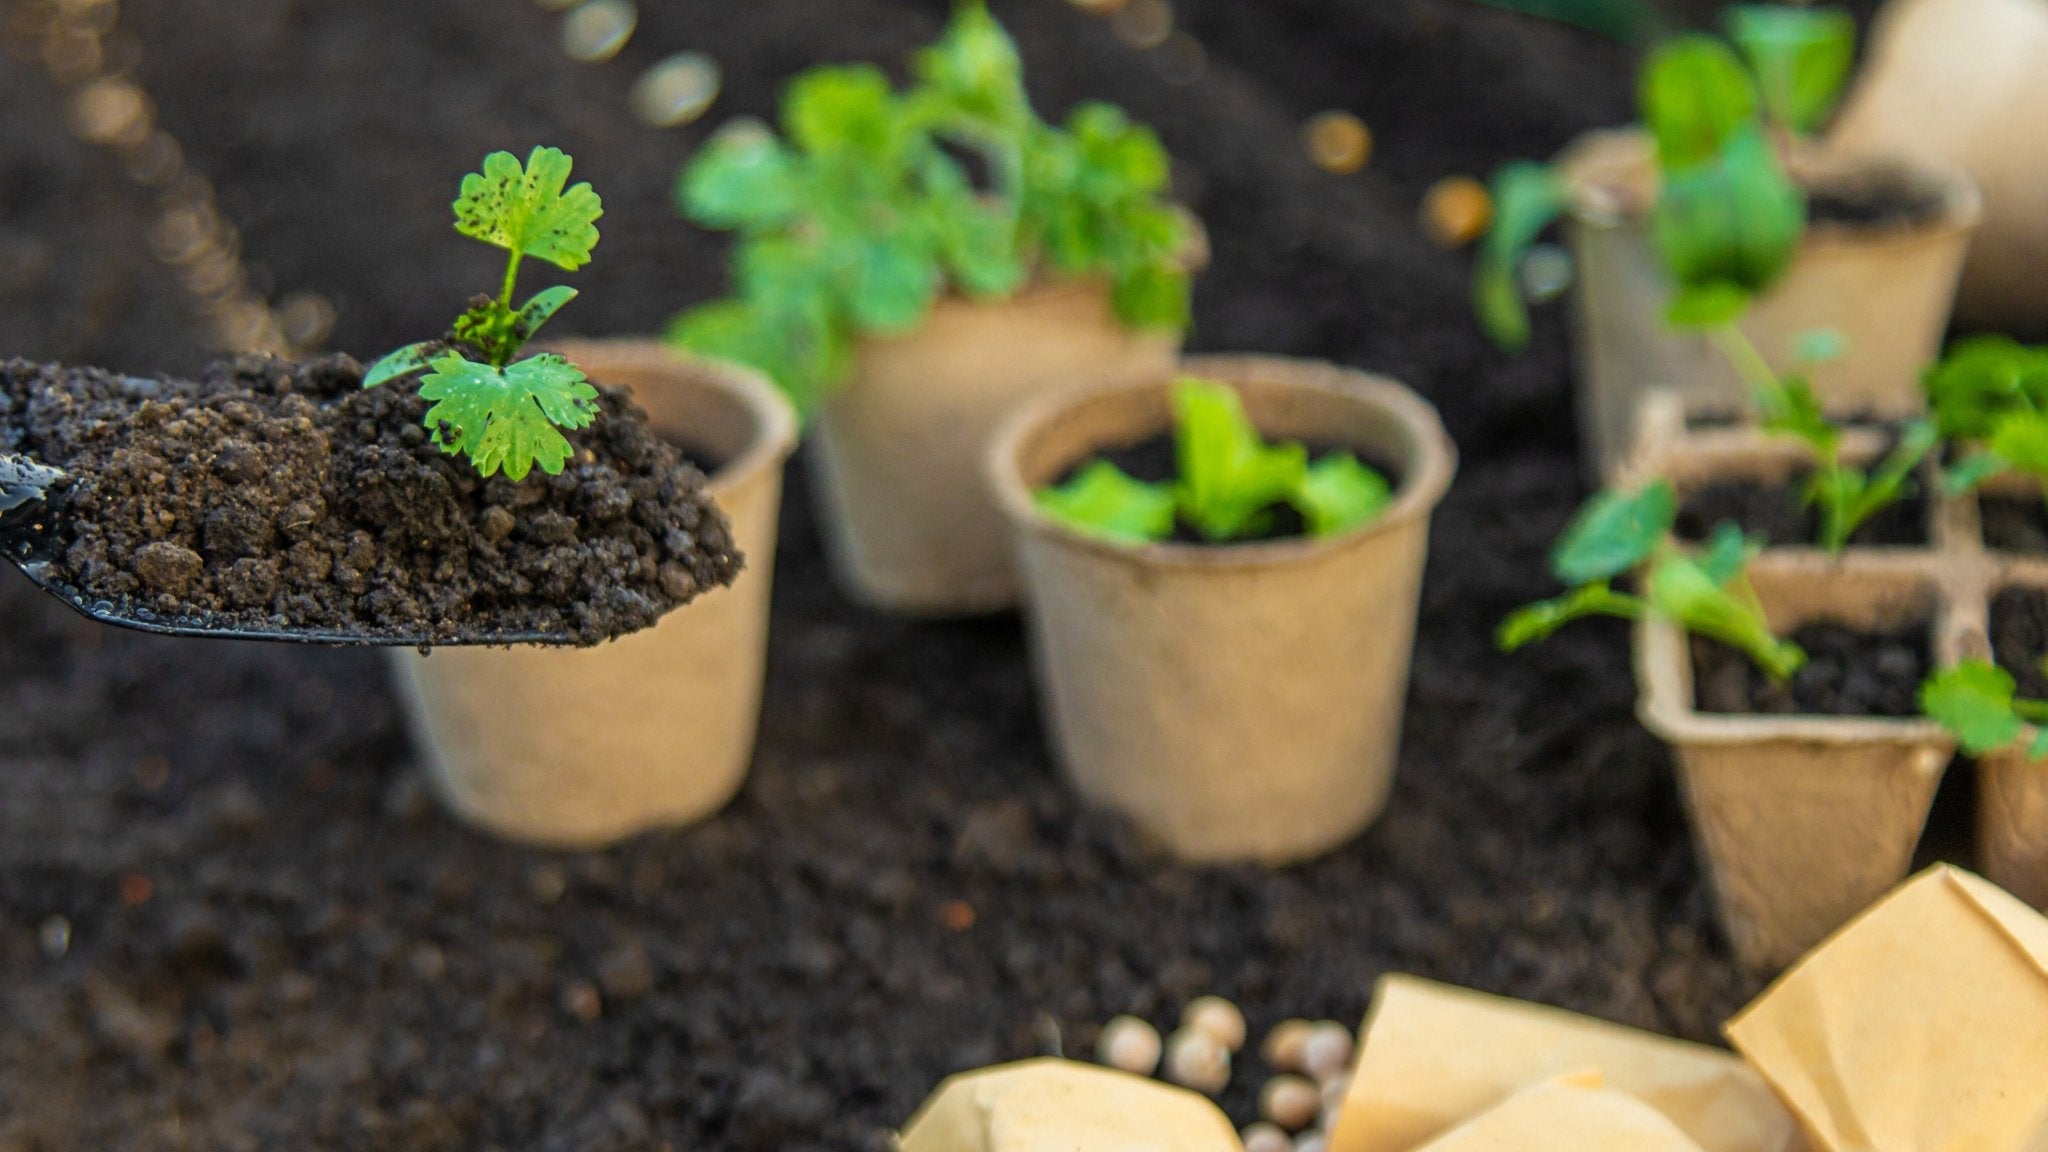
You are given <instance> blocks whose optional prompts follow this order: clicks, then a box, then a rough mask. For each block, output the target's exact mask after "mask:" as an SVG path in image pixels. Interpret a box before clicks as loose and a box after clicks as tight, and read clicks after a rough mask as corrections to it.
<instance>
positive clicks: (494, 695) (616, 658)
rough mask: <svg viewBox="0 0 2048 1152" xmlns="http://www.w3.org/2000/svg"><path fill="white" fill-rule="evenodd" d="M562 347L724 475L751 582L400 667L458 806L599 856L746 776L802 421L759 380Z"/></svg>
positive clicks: (474, 817) (705, 811)
mask: <svg viewBox="0 0 2048 1152" xmlns="http://www.w3.org/2000/svg"><path fill="white" fill-rule="evenodd" d="M555 350H557V351H560V352H562V353H563V354H564V355H566V356H568V357H569V358H570V359H571V360H572V361H573V362H574V363H576V364H577V365H578V366H580V367H581V368H582V369H583V370H584V371H585V372H586V373H587V374H588V375H589V376H590V378H591V379H593V380H596V381H598V382H600V383H604V384H614V385H626V386H628V387H630V388H631V389H632V390H633V397H634V400H635V401H636V402H637V403H638V404H639V405H640V406H641V407H642V408H644V409H646V411H647V413H648V417H649V423H651V424H652V425H653V426H654V428H655V429H656V430H657V431H659V432H661V433H662V434H663V435H664V436H665V437H667V438H669V439H670V440H671V441H672V442H673V443H676V444H677V445H679V446H681V447H683V448H684V449H686V450H687V451H688V452H689V453H690V454H692V455H693V456H695V457H697V458H699V459H701V460H704V461H706V462H707V464H715V465H716V467H715V468H713V469H711V484H710V486H709V489H708V491H709V492H710V494H711V496H712V497H713V499H714V500H715V501H716V502H717V504H718V506H719V507H720V508H721V509H723V510H724V512H725V514H726V515H727V517H728V518H729V519H730V520H731V523H732V530H733V536H734V539H735V541H736V542H737V543H738V545H739V547H740V549H741V550H742V552H743V553H744V554H745V557H746V569H745V570H744V571H743V572H741V573H740V576H739V578H738V579H737V580H736V581H735V582H734V583H733V585H732V587H730V588H723V589H718V590H716V591H713V592H710V593H707V594H705V596H704V597H703V599H702V600H701V601H699V602H697V603H696V604H693V605H691V607H690V610H689V611H679V612H675V613H672V614H670V615H669V616H667V617H665V618H664V619H663V620H662V621H661V622H660V623H659V624H657V625H656V626H655V627H653V628H650V629H648V630H646V631H644V632H639V633H635V634H633V635H631V636H627V637H624V638H622V639H620V640H617V641H614V642H612V643H610V644H606V645H604V646H602V647H598V648H588V649H531V648H528V649H444V650H441V651H437V652H435V653H433V654H432V655H430V656H421V655H420V654H418V653H415V652H411V651H401V652H396V653H394V656H393V667H394V669H395V670H396V673H397V676H398V682H399V686H400V688H401V695H402V696H403V698H404V700H405V704H406V711H407V714H408V717H409V718H410V720H411V723H412V729H413V732H414V734H415V739H416V740H417V741H418V743H419V746H420V748H421V750H422V752H423V754H424V755H425V757H426V760H427V764H428V768H429V773H430V776H431V778H432V779H433V781H434V783H435V786H436V787H437V788H438V790H439V791H440V793H441V794H442V796H443V797H444V798H445V799H446V800H447V801H448V803H449V805H450V806H451V807H453V808H454V809H455V810H456V811H457V812H458V813H460V814H461V815H462V816H463V817H464V818H465V819H467V820H469V821H470V822H472V823H474V824H476V825H479V826H480V827H483V828H486V829H488V830H490V831H492V832H494V833H497V834H498V835H501V836H505V837H508V838H511V839H515V840H523V841H528V842H531V843H536V844H545V845H550V846H559V847H594V846H599V845H603V844H608V843H612V842H615V841H618V840H621V839H624V838H626V837H628V836H631V835H634V834H636V833H639V832H643V831H646V830H648V829H650V828H655V827H662V826H673V825H682V824H688V823H691V822H693V821H696V820H700V819H702V818H704V817H706V816H708V815H710V814H712V813H714V812H716V811H718V809H720V808H722V807H724V805H725V803H726V802H727V801H728V800H730V799H731V798H732V796H733V794H734V793H736V792H737V791H739V787H740V785H741V783H742V782H743V781H744V780H745V778H746V772H747V766H748V763H749V762H750V761H751V760H752V758H753V748H754V735H755V730H756V727H757V724H758V721H759V717H760V706H761V686H762V674H763V669H764V666H765V664H766V659H767V638H768V594H769V587H770V584H771V581H772V578H773V574H774V570H775V522H776V516H777V513H778V511H779V509H780V507H781V501H782V466H783V463H784V462H785V461H786V460H787V459H788V458H789V454H790V451H791V450H792V449H793V448H794V447H795V444H796V417H795V414H794V413H793V412H792V411H791V410H790V407H789V404H788V402H787V401H785V400H784V399H783V398H782V395H781V393H779V392H778V391H776V389H775V388H774V387H773V386H772V385H771V384H769V383H768V382H767V381H766V380H765V379H763V378H762V377H760V376H758V375H756V374H755V373H753V372H751V371H749V370H746V369H742V368H739V367H737V366H734V365H728V364H720V363H712V362H707V361H694V360H689V359H685V358H683V357H681V356H680V355H678V354H676V353H673V352H670V351H668V350H666V349H664V348H663V347H662V346H661V345H659V344H657V343H654V342H649V341H637V340H623V341H590V342H573V343H572V342H567V341H565V342H562V343H560V344H557V345H555Z"/></svg>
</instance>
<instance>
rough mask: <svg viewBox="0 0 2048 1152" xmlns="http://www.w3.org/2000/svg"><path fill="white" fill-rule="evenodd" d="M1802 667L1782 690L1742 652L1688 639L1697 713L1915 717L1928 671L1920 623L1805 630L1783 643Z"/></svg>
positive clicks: (1929, 655)
mask: <svg viewBox="0 0 2048 1152" xmlns="http://www.w3.org/2000/svg"><path fill="white" fill-rule="evenodd" d="M1790 639H1791V640H1792V642H1793V643H1795V644H1797V645H1799V646H1800V647H1801V648H1804V649H1805V650H1806V664H1805V665H1804V666H1803V667H1801V668H1800V669H1799V671H1797V672H1795V673H1793V674H1792V678H1791V679H1790V680H1788V681H1786V682H1785V683H1783V684H1778V683H1775V682H1773V681H1772V680H1771V679H1770V677H1768V676H1765V675H1764V674H1763V672H1762V671H1761V670H1760V669H1758V668H1757V666H1756V664H1755V662H1753V661H1751V660H1750V658H1749V657H1747V656H1745V655H1743V654H1742V653H1741V652H1739V651H1737V650H1735V649H1733V648H1730V647H1728V646H1727V645H1725V644H1722V643H1720V642H1718V641H1715V640H1708V639H1704V638H1702V637H1699V636H1695V637H1693V638H1692V666H1693V688H1694V693H1695V695H1696V696H1697V698H1698V702H1699V705H1698V706H1699V709H1700V711H1702V712H1719V713H1758V714H1764V715H1776V716H1789V715H1801V716H1901V717H1902V716H1918V715H1920V703H1919V691H1920V682H1921V681H1922V680H1924V679H1926V678H1927V673H1928V672H1929V671H1931V670H1932V669H1933V667H1934V651H1933V646H1932V640H1931V637H1930V634H1929V631H1928V626H1927V624H1926V623H1925V622H1921V623H1916V624H1912V625H1908V626H1905V627H1902V628H1897V629H1893V630H1891V631H1886V632H1865V631H1861V630H1858V629H1855V628H1848V627H1844V626H1843V625H1840V624H1831V623H1819V624H1807V625H1804V626H1802V627H1800V628H1799V629H1797V630H1796V631H1794V632H1793V633H1792V635H1791V637H1790Z"/></svg>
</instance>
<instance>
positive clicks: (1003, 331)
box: [812, 281, 1180, 615]
mask: <svg viewBox="0 0 2048 1152" xmlns="http://www.w3.org/2000/svg"><path fill="white" fill-rule="evenodd" d="M1179 350H1180V340H1179V336H1178V335H1177V334H1166V333H1162V332H1157V331H1153V332H1136V331H1133V330H1131V329H1128V328H1125V327H1124V326H1123V325H1122V324H1121V323H1119V322H1118V320H1117V318H1116V315H1115V313H1114V312H1113V311H1112V309H1111V307H1110V302H1109V293H1108V290H1107V289H1106V288H1105V287H1103V286H1102V285H1101V284H1099V283H1095V282H1084V281H1066V282H1061V283H1056V284H1051V285H1048V286H1045V287H1041V288H1035V289H1032V290H1030V291H1027V292H1025V293H1024V294H1022V295H1020V296H1018V297H1017V298H1016V299H1013V300H1010V301H1007V302H1005V303H1001V304H971V303H967V302H965V301H961V300H955V299H948V300H943V301H941V302H940V303H939V305H938V306H937V307H936V308H935V309H934V310H933V311H932V314H931V315H930V316H929V317H928V318H927V319H926V320H925V322H924V323H923V324H922V325H920V326H919V327H918V329H917V330H916V331H915V332H912V333H911V334H909V335H907V336H903V337H899V338H894V339H886V340H884V339H870V340H865V341H863V342H862V343H861V345H860V347H859V349H858V351H857V353H856V359H855V365H854V371H853V375H852V378H851V379H849V380H848V381H847V382H846V383H845V384H844V385H843V386H842V387H840V388H839V389H838V390H837V391H835V392H834V393H833V394H832V396H831V397H830V398H828V399H827V400H826V401H825V403H824V405H823V406H822V407H821V408H820V409H819V412H818V416H817V421H816V424H815V426H814V428H813V430H812V446H813V450H814V456H813V460H814V461H815V463H816V465H817V469H816V478H817V480H816V485H817V494H818V499H819V504H820V508H821V510H822V512H823V519H824V521H825V537H826V543H827V544H828V545H829V549H830V555H831V558H832V562H833V566H834V569H835V571H836V572H837V574H838V576H839V578H840V581H841V583H842V584H844V585H845V587H846V588H847V590H848V591H850V592H851V593H852V594H853V595H855V596H856V597H858V598H859V599H861V600H863V601H865V602H867V603H869V604H872V605H874V606H877V607H881V608H887V609H891V610H894V611H898V612H909V613H918V614H925V615H959V614H970V613H978V612H993V611H997V610H999V609H1003V608H1008V607H1011V606H1012V605H1014V604H1015V603H1016V599H1017V583H1016V576H1015V572H1014V567H1015V566H1014V563H1013V561H1012V556H1011V545H1010V535H1009V528H1008V525H1007V524H1005V523H1004V522H1003V518H1002V515H1001V513H999V512H998V511H997V510H996V506H995V501H994V499H993V498H992V497H991V496H990V494H989V491H988V484H987V480H986V478H985V476H984V473H983V470H982V456H983V454H984V453H985V452H986V451H987V449H988V443H989V440H990V439H991V438H992V437H993V436H994V435H995V431H996V428H997V426H998V425H1000V424H1001V423H1002V421H1003V418H1004V417H1006V416H1008V415H1009V414H1010V413H1011V412H1013V411H1014V410H1016V408H1017V407H1018V406H1019V405H1021V404H1023V403H1025V402H1026V401H1028V400H1030V399H1032V398H1033V397H1036V396H1039V395H1041V394H1043V393H1046V392H1048V391H1055V390H1059V389H1063V388H1072V387H1080V386H1088V385H1096V384H1120V383H1126V382H1129V381H1134V380H1152V379H1157V378H1159V377H1161V376H1164V375H1166V374H1167V373H1168V372H1170V371H1171V370H1172V367H1173V361H1174V358H1175V357H1176V356H1177V355H1179Z"/></svg>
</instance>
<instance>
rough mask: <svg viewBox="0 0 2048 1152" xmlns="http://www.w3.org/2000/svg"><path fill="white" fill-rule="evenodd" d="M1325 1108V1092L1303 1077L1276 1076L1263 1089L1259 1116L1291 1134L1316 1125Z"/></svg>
mask: <svg viewBox="0 0 2048 1152" xmlns="http://www.w3.org/2000/svg"><path fill="white" fill-rule="evenodd" d="M1322 1104H1323V1093H1322V1090H1321V1089H1319V1088H1317V1087H1316V1086H1315V1083H1314V1082H1313V1081H1311V1080H1309V1079H1307V1078H1306V1077H1302V1076H1292V1075H1289V1076H1275V1077H1273V1078H1272V1079H1271V1080H1268V1081H1266V1086H1265V1087H1263V1088H1261V1089H1259V1115H1261V1116H1264V1117H1265V1118H1266V1119H1268V1120H1271V1121H1272V1122H1273V1123H1275V1124H1278V1125H1279V1126H1280V1127H1282V1128H1285V1129H1287V1130H1288V1131H1289V1132H1298V1131H1300V1130H1301V1129H1303V1128H1306V1127H1308V1126H1309V1125H1310V1124H1313V1123H1315V1120H1316V1115H1317V1114H1318V1113H1319V1112H1321V1111H1322Z"/></svg>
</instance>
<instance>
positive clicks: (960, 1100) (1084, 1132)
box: [897, 1059, 1244, 1152]
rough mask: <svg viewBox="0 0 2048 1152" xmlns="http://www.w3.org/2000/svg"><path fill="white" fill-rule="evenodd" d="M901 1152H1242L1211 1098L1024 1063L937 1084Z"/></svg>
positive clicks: (1126, 1076)
mask: <svg viewBox="0 0 2048 1152" xmlns="http://www.w3.org/2000/svg"><path fill="white" fill-rule="evenodd" d="M897 1148H898V1150H899V1152H1244V1145H1243V1144H1242V1143H1241V1142H1239V1140H1238V1137H1237V1129H1236V1128H1234V1127H1232V1126H1231V1123H1230V1118H1229V1117H1227V1116H1225V1115H1224V1114H1223V1110H1222V1109H1220V1108H1218V1107H1216V1105H1215V1104H1214V1103H1212V1102H1211V1101H1210V1100H1209V1099H1208V1098H1207V1097H1205V1096H1202V1095H1200V1094H1199V1093H1195V1092H1190V1091H1188V1090H1187V1089H1185V1088H1176V1087H1173V1086H1172V1085H1169V1084H1162V1083H1160V1082H1159V1081H1157V1080H1148V1079H1146V1078H1145V1077H1142V1076H1133V1075H1131V1074H1130V1073H1128V1072H1119V1071H1116V1070H1115V1069H1112V1068H1102V1067H1097V1066H1095V1065H1092V1064H1080V1063H1076V1062H1073V1061H1069V1060H1053V1059H1045V1060H1026V1061H1023V1062H1021V1063H1017V1064H1003V1065H999V1066H997V1067H994V1068H983V1069H981V1070H980V1071H977V1072H963V1073H961V1074H960V1075H958V1076H954V1077H952V1078H951V1079H948V1080H947V1081H946V1082H945V1083H943V1084H940V1085H939V1087H938V1090H937V1091H935V1092H933V1093H932V1096H931V1099H929V1100H927V1101H925V1103H924V1107H922V1108H920V1109H918V1111H917V1115H916V1116H913V1117H911V1120H910V1123H909V1124H907V1125H905V1126H904V1128H903V1131H902V1133H901V1134H900V1135H899V1136H898V1137H897Z"/></svg>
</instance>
